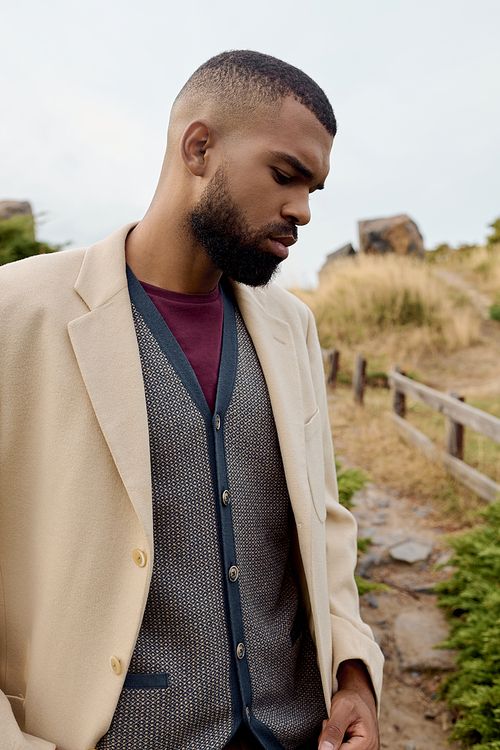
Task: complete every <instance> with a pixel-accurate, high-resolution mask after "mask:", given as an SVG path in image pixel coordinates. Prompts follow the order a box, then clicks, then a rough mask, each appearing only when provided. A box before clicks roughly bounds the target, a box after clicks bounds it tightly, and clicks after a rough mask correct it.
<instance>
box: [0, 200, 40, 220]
mask: <svg viewBox="0 0 500 750" xmlns="http://www.w3.org/2000/svg"><path fill="white" fill-rule="evenodd" d="M32 213H33V212H32V210H31V206H30V204H29V203H28V201H0V220H2V219H10V218H11V217H12V216H19V215H20V216H29V215H30V214H32Z"/></svg>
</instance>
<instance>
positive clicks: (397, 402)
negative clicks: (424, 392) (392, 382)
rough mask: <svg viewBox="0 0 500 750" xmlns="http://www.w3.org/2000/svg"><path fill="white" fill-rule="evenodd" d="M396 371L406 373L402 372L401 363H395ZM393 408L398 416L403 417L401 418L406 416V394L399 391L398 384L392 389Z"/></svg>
mask: <svg viewBox="0 0 500 750" xmlns="http://www.w3.org/2000/svg"><path fill="white" fill-rule="evenodd" d="M393 369H394V372H399V373H400V375H404V373H402V372H401V367H400V366H399V365H394V368H393ZM392 409H393V411H395V412H396V414H397V415H398V417H401V419H404V418H405V416H406V396H405V394H404V393H402V392H401V391H398V389H397V386H394V388H393V391H392Z"/></svg>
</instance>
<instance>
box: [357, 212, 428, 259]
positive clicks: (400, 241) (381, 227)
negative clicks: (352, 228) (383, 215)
mask: <svg viewBox="0 0 500 750" xmlns="http://www.w3.org/2000/svg"><path fill="white" fill-rule="evenodd" d="M358 227H359V250H360V252H361V253H376V254H378V255H385V254H386V253H396V254H397V255H414V256H416V257H418V258H423V257H424V254H425V249H424V241H423V239H422V235H421V234H420V232H419V230H418V227H417V225H416V224H415V222H414V221H412V220H411V219H410V218H409V217H408V216H404V215H403V216H391V217H389V218H387V219H370V220H367V221H360V222H358Z"/></svg>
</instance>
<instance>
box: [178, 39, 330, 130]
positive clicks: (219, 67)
mask: <svg viewBox="0 0 500 750" xmlns="http://www.w3.org/2000/svg"><path fill="white" fill-rule="evenodd" d="M207 95H208V96H210V95H211V96H213V97H214V98H216V99H217V100H218V102H219V103H220V104H221V105H223V106H224V105H226V106H230V107H231V109H232V110H233V112H234V113H235V114H236V113H238V112H241V111H242V109H243V108H246V109H247V110H248V107H255V108H258V107H260V106H262V105H266V104H267V105H274V106H276V105H277V104H279V102H280V101H281V100H283V99H285V98H286V97H288V96H293V97H294V98H295V99H296V100H297V101H299V102H300V103H301V104H303V105H304V106H305V107H307V109H308V110H309V111H310V112H312V113H313V114H314V115H315V117H316V118H317V119H318V121H319V122H320V123H321V124H322V125H323V127H324V128H325V129H326V130H327V132H328V133H329V134H330V135H331V136H334V135H335V133H336V132H337V122H336V120H335V115H334V114H333V109H332V105H331V104H330V102H329V101H328V98H327V96H326V94H325V92H324V91H323V89H322V88H320V86H318V84H317V83H316V82H315V81H313V79H312V78H310V77H309V76H308V75H307V74H306V73H304V72H303V71H302V70H300V69H299V68H296V67H295V66H293V65H290V64H289V63H286V62H283V60H278V59H277V58H276V57H271V55H265V54H263V53H261V52H253V51H252V50H230V51H229V52H221V53H220V54H219V55H215V57H211V58H210V60H207V62H206V63H203V65H200V67H199V68H198V69H197V70H196V71H195V72H194V73H193V75H192V76H191V77H190V78H189V80H188V81H187V83H186V84H185V85H184V87H183V88H182V89H181V91H180V93H179V95H178V96H177V99H176V102H177V101H179V100H181V99H190V98H198V97H202V96H207Z"/></svg>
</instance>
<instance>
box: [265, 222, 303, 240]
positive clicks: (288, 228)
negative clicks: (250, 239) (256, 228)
mask: <svg viewBox="0 0 500 750" xmlns="http://www.w3.org/2000/svg"><path fill="white" fill-rule="evenodd" d="M263 233H265V234H266V236H267V237H269V236H273V237H288V236H289V235H290V236H291V237H293V239H294V240H297V239H298V236H299V233H298V230H297V226H296V224H293V222H289V221H283V222H281V221H277V222H275V223H273V224H268V225H267V226H266V227H265V229H264V230H263Z"/></svg>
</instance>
